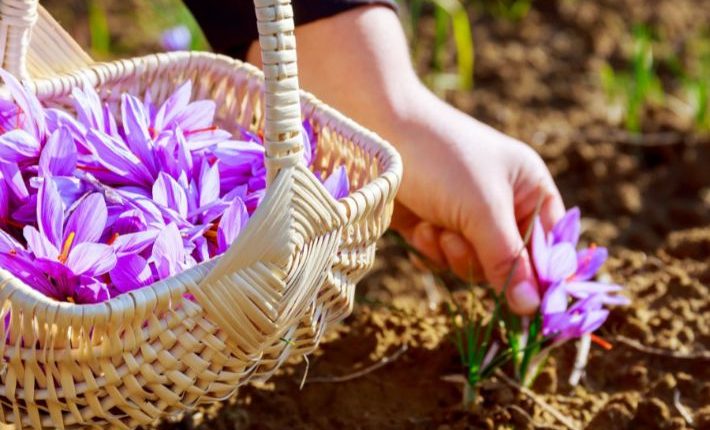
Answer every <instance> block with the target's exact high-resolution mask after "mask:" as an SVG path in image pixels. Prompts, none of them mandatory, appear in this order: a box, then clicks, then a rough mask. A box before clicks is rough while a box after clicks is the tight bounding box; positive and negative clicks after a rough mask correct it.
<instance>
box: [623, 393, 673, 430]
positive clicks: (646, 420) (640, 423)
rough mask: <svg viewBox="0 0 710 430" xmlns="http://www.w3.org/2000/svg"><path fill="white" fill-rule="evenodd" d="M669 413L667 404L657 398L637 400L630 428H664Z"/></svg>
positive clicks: (668, 418) (669, 415)
mask: <svg viewBox="0 0 710 430" xmlns="http://www.w3.org/2000/svg"><path fill="white" fill-rule="evenodd" d="M670 417H671V413H670V411H669V410H668V406H667V405H666V404H665V403H663V401H662V400H661V399H659V398H656V397H654V398H651V399H646V400H642V401H641V402H639V405H638V408H636V416H635V417H634V420H633V422H632V423H631V428H648V429H665V428H666V427H665V426H666V424H667V423H668V421H669V420H670Z"/></svg>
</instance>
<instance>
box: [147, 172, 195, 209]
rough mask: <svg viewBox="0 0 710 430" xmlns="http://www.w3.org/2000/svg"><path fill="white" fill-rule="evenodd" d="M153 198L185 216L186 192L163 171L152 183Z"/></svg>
mask: <svg viewBox="0 0 710 430" xmlns="http://www.w3.org/2000/svg"><path fill="white" fill-rule="evenodd" d="M153 200H155V202H156V203H158V204H159V205H163V206H164V207H166V208H168V209H172V210H174V211H176V212H177V213H178V214H179V215H180V216H181V217H183V218H186V217H187V193H186V192H185V189H183V188H182V187H181V186H180V184H178V182H177V181H176V180H175V179H173V178H172V177H171V176H169V175H167V174H166V173H165V172H160V173H159V174H158V180H157V181H155V183H154V184H153Z"/></svg>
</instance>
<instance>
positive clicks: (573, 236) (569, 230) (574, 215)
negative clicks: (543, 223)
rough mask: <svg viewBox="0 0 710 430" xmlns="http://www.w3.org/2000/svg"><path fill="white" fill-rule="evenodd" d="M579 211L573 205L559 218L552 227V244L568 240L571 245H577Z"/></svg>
mask: <svg viewBox="0 0 710 430" xmlns="http://www.w3.org/2000/svg"><path fill="white" fill-rule="evenodd" d="M580 229H581V227H580V212H579V208H577V207H574V208H572V209H570V210H568V211H567V213H566V214H565V215H564V216H563V217H562V219H561V220H559V221H558V222H557V224H555V226H554V227H553V228H552V237H553V242H552V243H553V244H557V243H561V242H568V243H570V244H572V246H573V247H576V246H577V242H578V241H579V233H580Z"/></svg>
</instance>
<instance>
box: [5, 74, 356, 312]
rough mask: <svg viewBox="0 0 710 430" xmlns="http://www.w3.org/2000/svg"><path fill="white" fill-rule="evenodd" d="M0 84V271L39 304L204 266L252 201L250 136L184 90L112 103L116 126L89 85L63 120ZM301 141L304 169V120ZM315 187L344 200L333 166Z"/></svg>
mask: <svg viewBox="0 0 710 430" xmlns="http://www.w3.org/2000/svg"><path fill="white" fill-rule="evenodd" d="M0 77H2V78H3V80H4V81H5V84H6V87H7V89H8V90H9V92H10V94H11V96H12V100H9V101H8V100H0V133H1V134H0V267H2V268H4V269H5V270H8V271H10V272H11V273H12V274H13V275H15V276H16V277H18V278H20V279H22V280H23V281H24V282H26V283H27V284H28V285H30V286H32V287H33V288H35V289H37V290H38V291H40V292H42V293H43V294H45V295H47V296H49V297H51V298H54V299H56V300H61V301H70V302H75V303H96V302H101V301H104V300H107V299H109V298H111V297H114V296H116V295H118V294H121V293H125V292H127V291H130V290H133V289H136V288H140V287H143V286H146V285H149V284H151V283H153V282H155V281H158V280H161V279H165V278H168V277H170V276H172V275H175V274H177V273H179V272H181V271H183V270H186V269H188V268H190V267H192V266H194V265H196V264H198V263H200V262H203V261H206V260H209V259H211V258H214V257H215V256H218V255H220V254H222V253H223V252H225V251H226V250H227V248H228V247H229V245H230V244H231V243H232V242H233V241H234V240H235V239H236V238H237V236H238V235H239V233H240V232H241V231H242V229H244V226H245V225H246V223H247V221H248V220H249V217H250V215H251V214H252V213H253V212H254V210H255V209H256V208H257V206H258V205H259V203H260V202H261V200H262V198H263V196H264V193H265V188H266V170H265V167H264V147H263V144H262V141H261V138H260V137H259V136H257V135H255V134H253V133H250V132H249V131H247V130H241V131H240V136H233V135H232V134H231V133H229V132H227V131H225V130H223V129H220V128H218V127H217V126H216V125H215V124H214V115H215V110H216V105H215V103H214V101H212V100H198V101H192V100H191V93H192V85H191V83H190V82H189V81H188V82H186V83H184V84H183V85H182V86H181V87H180V88H178V89H177V90H176V91H175V92H174V94H172V95H171V96H170V97H169V98H167V100H165V102H164V103H162V104H161V105H156V104H154V103H153V101H152V100H151V98H150V96H149V95H147V96H146V97H145V99H143V100H140V99H138V98H136V97H134V96H132V95H130V94H122V95H121V103H120V117H118V118H117V117H116V116H114V115H113V114H112V112H111V111H110V110H109V107H108V105H107V104H105V103H102V102H101V100H100V98H99V96H98V94H97V93H96V91H95V90H94V89H93V88H91V87H89V86H87V88H85V89H84V90H81V89H78V88H75V89H74V90H73V93H72V101H73V107H74V112H75V113H70V112H67V111H64V110H60V109H56V108H45V107H43V106H42V105H41V103H40V102H39V100H38V99H37V98H36V97H35V96H34V95H33V94H31V93H30V92H29V91H27V90H26V89H25V88H24V87H23V86H22V85H21V84H20V83H19V82H18V81H17V80H16V79H15V78H14V77H13V76H11V75H10V74H8V73H6V72H4V71H2V70H0ZM117 116H118V115H117ZM303 141H304V146H305V151H304V162H305V163H306V164H307V165H309V166H311V165H312V163H313V160H314V157H315V152H316V146H315V143H316V136H315V134H314V131H313V129H312V128H311V126H310V124H309V123H308V122H304V123H303ZM323 183H324V185H325V187H326V189H328V191H329V192H330V193H331V194H332V195H333V196H334V197H335V198H342V197H344V196H345V195H347V193H348V191H349V184H348V178H347V176H346V172H345V169H344V168H343V167H342V166H341V167H340V168H337V169H336V170H335V171H334V172H333V173H332V174H331V175H330V176H329V177H328V178H327V179H325V180H324V181H323Z"/></svg>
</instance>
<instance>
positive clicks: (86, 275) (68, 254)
mask: <svg viewBox="0 0 710 430" xmlns="http://www.w3.org/2000/svg"><path fill="white" fill-rule="evenodd" d="M37 220H38V228H35V227H34V226H25V228H24V229H23V235H24V238H25V240H26V241H27V247H28V251H29V252H30V253H31V257H30V256H29V255H27V254H25V253H22V254H20V253H18V252H17V251H15V252H12V251H9V252H6V253H3V262H9V263H10V269H9V270H11V271H15V270H13V269H15V268H23V269H24V270H17V272H19V273H15V274H16V276H19V277H23V276H25V273H27V274H30V275H31V276H32V281H33V282H36V281H37V279H35V278H41V276H39V275H38V274H37V272H38V271H39V272H40V273H43V274H44V275H45V276H46V278H47V279H46V280H45V281H43V282H39V284H37V285H39V286H41V288H42V289H43V291H42V292H44V293H45V294H46V295H48V296H50V297H53V298H55V299H57V300H68V301H73V302H76V303H96V302H99V301H103V300H106V299H108V297H109V295H108V288H107V286H106V284H105V282H103V281H102V280H101V279H100V277H101V275H103V274H105V273H107V272H108V271H109V270H111V269H112V268H113V267H114V266H115V265H116V256H115V253H114V250H113V248H111V247H110V246H109V245H106V244H101V243H98V240H99V239H100V238H101V235H102V233H103V231H104V227H105V226H106V220H107V210H106V203H105V201H104V199H103V197H102V196H101V195H100V194H98V193H91V194H87V195H86V196H84V197H83V198H81V199H80V200H79V201H78V202H77V204H76V206H75V207H74V208H71V210H70V211H69V210H66V209H65V208H64V203H63V202H62V198H61V196H60V195H59V191H58V189H57V186H56V184H55V183H54V181H53V180H52V179H51V178H45V179H44V181H43V183H42V185H41V186H40V189H39V192H38V196H37ZM31 285H34V286H35V287H36V286H37V285H35V284H31Z"/></svg>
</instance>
